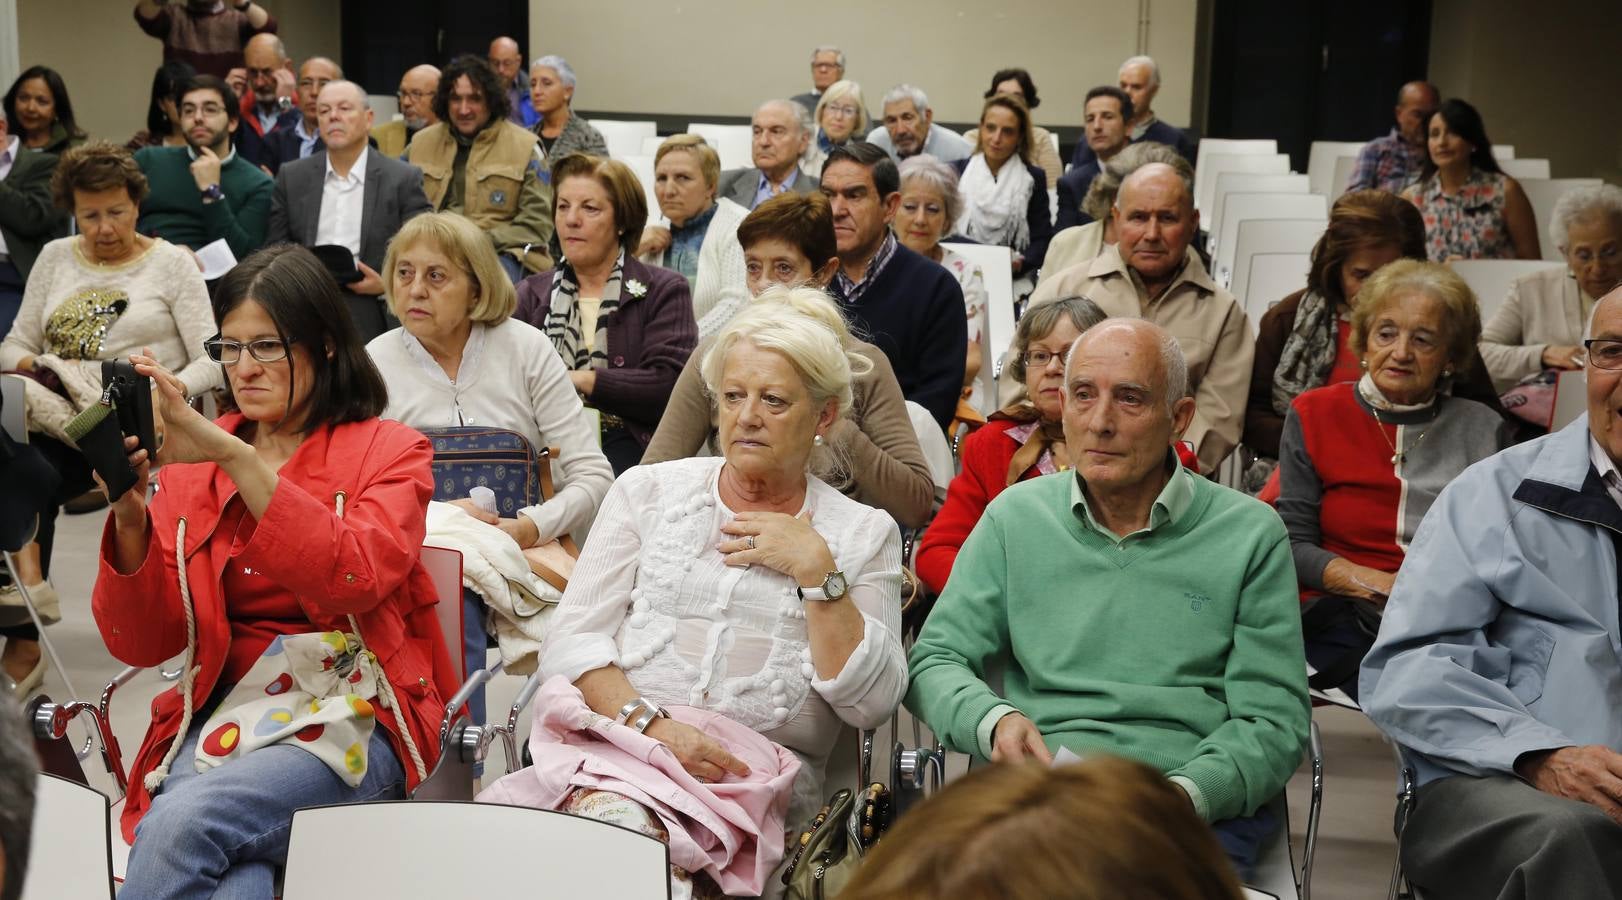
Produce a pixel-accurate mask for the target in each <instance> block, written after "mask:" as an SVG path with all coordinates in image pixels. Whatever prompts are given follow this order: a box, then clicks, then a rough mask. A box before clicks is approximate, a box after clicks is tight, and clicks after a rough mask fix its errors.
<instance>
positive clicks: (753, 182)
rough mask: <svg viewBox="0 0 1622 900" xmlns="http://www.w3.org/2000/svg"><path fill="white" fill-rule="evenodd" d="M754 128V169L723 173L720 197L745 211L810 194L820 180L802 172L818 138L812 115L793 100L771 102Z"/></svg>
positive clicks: (756, 117) (718, 188)
mask: <svg viewBox="0 0 1622 900" xmlns="http://www.w3.org/2000/svg"><path fill="white" fill-rule="evenodd" d="M750 125H751V127H752V128H753V129H754V135H755V140H754V145H753V147H752V148H751V150H752V153H751V156H752V158H753V160H754V163H755V164H754V166H753V167H752V168H748V169H731V170H729V171H726V172H722V173H721V180H720V181H719V182H717V183H716V186H715V189H716V190H715V192H716V195H717V196H720V197H725V198H727V199H728V200H731V201H733V202H734V203H736V204H738V205H739V206H741V207H743V208H744V209H754V208H755V207H757V206H759V205H760V204H762V203H764V202H766V201H767V200H770V199H771V198H773V197H775V196H777V195H778V194H781V193H783V192H784V191H795V192H797V193H801V194H809V193H812V192H813V191H815V190H817V180H816V179H815V178H812V177H811V176H809V175H807V174H805V172H804V171H802V170H801V169H800V156H801V154H803V153H805V148H806V147H807V146H809V145H810V142H811V141H812V140H813V139H814V138H815V135H816V126H815V125H813V124H812V123H811V114H810V113H809V112H807V111H806V109H805V107H803V106H801V105H800V104H798V103H795V102H794V101H793V100H767V101H766V102H765V103H762V104H761V105H760V108H759V109H757V110H755V115H754V117H753V118H752V119H751V120H750Z"/></svg>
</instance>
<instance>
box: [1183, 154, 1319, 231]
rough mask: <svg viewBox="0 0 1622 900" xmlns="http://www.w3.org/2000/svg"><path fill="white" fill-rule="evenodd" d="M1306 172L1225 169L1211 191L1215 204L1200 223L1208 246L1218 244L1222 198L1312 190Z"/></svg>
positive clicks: (1296, 192) (1297, 192) (1205, 213)
mask: <svg viewBox="0 0 1622 900" xmlns="http://www.w3.org/2000/svg"><path fill="white" fill-rule="evenodd" d="M1307 188H1308V181H1307V176H1305V175H1296V174H1288V175H1258V174H1255V173H1253V172H1222V173H1220V174H1218V175H1217V176H1216V188H1215V190H1214V191H1213V192H1212V195H1211V206H1210V208H1209V209H1207V210H1206V211H1205V212H1204V213H1203V214H1202V215H1201V216H1200V227H1201V228H1203V229H1205V235H1206V241H1207V243H1206V249H1207V250H1210V249H1211V248H1213V247H1215V246H1216V236H1217V233H1218V232H1220V231H1221V230H1222V200H1223V198H1224V197H1226V196H1227V195H1229V194H1305V193H1308V191H1307Z"/></svg>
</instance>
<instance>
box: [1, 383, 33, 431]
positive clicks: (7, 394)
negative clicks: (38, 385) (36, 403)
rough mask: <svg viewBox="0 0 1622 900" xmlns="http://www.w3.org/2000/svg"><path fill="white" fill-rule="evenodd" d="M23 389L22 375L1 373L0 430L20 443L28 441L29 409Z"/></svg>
mask: <svg viewBox="0 0 1622 900" xmlns="http://www.w3.org/2000/svg"><path fill="white" fill-rule="evenodd" d="M23 390H24V385H23V377H22V376H21V375H0V430H3V431H5V433H6V434H7V435H9V436H10V437H11V439H12V440H14V441H16V442H17V443H19V444H26V443H28V424H27V422H28V409H27V407H26V406H24V403H25V402H26V401H25V400H24V399H23Z"/></svg>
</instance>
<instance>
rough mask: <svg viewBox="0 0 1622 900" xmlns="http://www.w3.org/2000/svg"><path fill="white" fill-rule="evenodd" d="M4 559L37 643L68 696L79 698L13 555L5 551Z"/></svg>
mask: <svg viewBox="0 0 1622 900" xmlns="http://www.w3.org/2000/svg"><path fill="white" fill-rule="evenodd" d="M5 557H6V569H7V570H9V571H10V572H11V582H12V584H14V585H16V586H17V593H19V594H21V595H22V598H23V607H24V608H25V609H27V610H28V618H30V619H32V620H33V622H34V627H35V628H36V629H38V630H39V642H40V645H41V646H43V647H44V648H45V655H46V656H48V657H50V660H51V665H52V666H54V667H55V668H56V674H58V675H60V676H61V677H62V683H63V684H65V685H67V688H68V696H70V697H77V696H79V692H78V691H77V690H75V689H74V687H73V681H72V679H70V678H68V670H67V667H66V666H64V665H62V657H61V656H60V655H58V654H57V652H56V645H55V644H53V643H51V639H50V637H49V636H48V635H47V634H46V633H45V623H44V622H42V621H40V618H39V610H37V609H35V608H34V598H33V597H32V596H30V595H29V593H28V585H26V584H23V579H22V577H21V576H19V575H18V574H17V563H16V557H15V555H14V554H13V553H12V552H11V551H10V550H7V551H5Z"/></svg>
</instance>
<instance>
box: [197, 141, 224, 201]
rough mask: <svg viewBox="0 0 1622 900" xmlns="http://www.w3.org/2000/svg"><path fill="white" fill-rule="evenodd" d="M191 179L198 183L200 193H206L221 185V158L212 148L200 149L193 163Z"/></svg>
mask: <svg viewBox="0 0 1622 900" xmlns="http://www.w3.org/2000/svg"><path fill="white" fill-rule="evenodd" d="M191 177H192V180H193V181H195V182H197V189H198V190H199V191H206V190H208V189H209V188H211V187H213V186H214V185H216V184H219V183H220V158H219V157H218V156H216V155H215V154H214V150H213V148H212V147H202V148H199V149H198V151H197V158H196V159H194V160H192V161H191Z"/></svg>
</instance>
